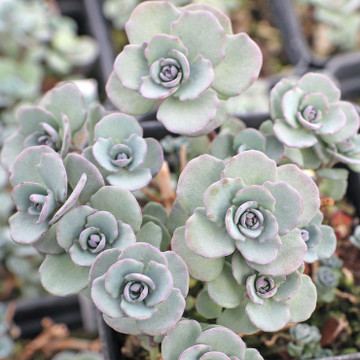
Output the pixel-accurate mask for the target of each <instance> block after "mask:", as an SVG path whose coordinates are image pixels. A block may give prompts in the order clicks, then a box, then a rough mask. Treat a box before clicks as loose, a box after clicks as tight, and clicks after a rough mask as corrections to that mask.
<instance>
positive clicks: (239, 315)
mask: <svg viewBox="0 0 360 360" xmlns="http://www.w3.org/2000/svg"><path fill="white" fill-rule="evenodd" d="M301 271H302V268H300V269H299V270H296V271H295V272H293V273H291V274H288V275H280V276H272V275H267V274H266V273H265V272H258V271H255V270H253V269H251V268H250V267H249V266H248V265H247V264H246V262H245V260H244V258H243V257H242V256H241V255H240V254H239V253H237V254H235V255H233V257H232V260H231V265H230V264H228V263H227V264H225V266H224V268H223V271H222V273H221V274H220V275H219V276H218V277H217V278H216V279H214V280H212V281H209V282H207V292H208V296H209V297H210V299H211V300H212V301H213V302H214V303H215V304H217V305H220V306H221V307H224V308H225V310H224V311H223V312H222V313H221V314H220V315H219V316H217V323H218V324H220V325H223V326H226V327H228V328H230V329H231V330H233V331H235V332H237V333H242V334H252V333H255V332H257V331H259V330H263V331H278V330H280V329H282V328H283V327H284V326H285V325H287V324H288V323H289V322H300V321H304V320H306V319H308V318H309V317H310V315H311V314H312V312H313V311H314V310H315V306H316V289H315V286H314V284H313V283H312V281H311V279H310V277H309V276H307V275H304V274H302V273H301Z"/></svg>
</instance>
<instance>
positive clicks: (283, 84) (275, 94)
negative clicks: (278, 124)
mask: <svg viewBox="0 0 360 360" xmlns="http://www.w3.org/2000/svg"><path fill="white" fill-rule="evenodd" d="M293 87H294V84H293V83H292V82H291V81H290V80H288V79H286V78H283V79H281V80H280V81H279V82H278V83H277V84H276V85H275V86H274V87H273V88H272V89H271V92H270V114H271V117H272V119H273V120H276V119H282V118H283V111H282V107H281V99H282V98H283V96H284V94H285V93H286V92H287V91H289V90H290V89H292V88H293Z"/></svg>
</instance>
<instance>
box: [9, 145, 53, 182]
mask: <svg viewBox="0 0 360 360" xmlns="http://www.w3.org/2000/svg"><path fill="white" fill-rule="evenodd" d="M47 153H50V154H56V153H55V151H54V150H53V149H51V148H50V147H48V146H44V145H41V146H32V147H29V148H27V149H25V150H24V151H23V152H22V153H21V154H20V155H19V156H18V157H17V158H16V161H15V163H14V166H13V168H12V172H11V175H10V184H11V185H12V186H13V187H15V186H16V185H18V184H20V183H22V182H33V183H38V184H41V185H45V182H44V180H43V179H42V176H41V174H40V173H39V171H38V169H37V167H36V165H38V164H39V163H40V160H41V156H42V155H43V154H47Z"/></svg>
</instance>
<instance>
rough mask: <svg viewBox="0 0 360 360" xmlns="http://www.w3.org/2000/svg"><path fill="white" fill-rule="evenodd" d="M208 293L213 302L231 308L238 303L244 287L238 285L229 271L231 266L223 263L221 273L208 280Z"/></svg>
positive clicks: (243, 292)
mask: <svg viewBox="0 0 360 360" xmlns="http://www.w3.org/2000/svg"><path fill="white" fill-rule="evenodd" d="M208 294H209V296H210V298H211V299H212V300H213V301H214V302H215V304H217V305H219V306H222V307H225V308H228V309H232V308H235V307H237V306H239V305H240V303H241V301H242V298H243V296H244V294H245V287H244V286H240V285H238V283H237V282H236V280H235V279H234V277H233V276H232V273H231V266H230V265H229V264H227V263H226V264H225V266H224V268H223V271H222V272H221V274H220V275H219V276H218V277H217V278H216V279H214V280H212V281H209V282H208Z"/></svg>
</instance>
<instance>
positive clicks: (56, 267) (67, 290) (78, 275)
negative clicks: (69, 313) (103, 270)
mask: <svg viewBox="0 0 360 360" xmlns="http://www.w3.org/2000/svg"><path fill="white" fill-rule="evenodd" d="M39 272H40V280H41V284H42V286H43V287H44V288H45V289H46V290H47V291H49V292H50V293H51V294H53V295H57V296H68V295H74V294H78V293H80V291H82V290H84V289H85V288H86V287H87V286H88V276H89V269H88V268H86V267H80V266H77V265H75V264H74V263H73V262H72V260H71V258H70V256H69V254H67V253H62V254H58V255H46V258H45V260H44V262H43V263H42V264H41V266H40V269H39Z"/></svg>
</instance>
